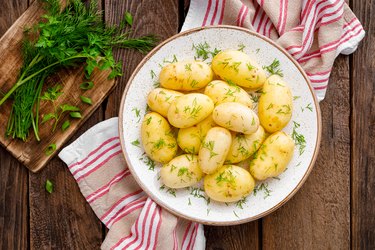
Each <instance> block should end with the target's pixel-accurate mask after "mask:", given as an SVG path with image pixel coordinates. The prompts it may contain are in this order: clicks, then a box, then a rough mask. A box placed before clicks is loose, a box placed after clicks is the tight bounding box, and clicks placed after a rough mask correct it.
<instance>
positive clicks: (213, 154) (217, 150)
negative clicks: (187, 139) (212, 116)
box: [198, 127, 232, 174]
mask: <svg viewBox="0 0 375 250" xmlns="http://www.w3.org/2000/svg"><path fill="white" fill-rule="evenodd" d="M231 144H232V135H231V134H230V132H229V131H228V130H227V129H225V128H221V127H214V128H211V129H210V130H208V132H207V135H206V137H205V138H204V140H203V142H202V144H201V147H200V149H199V154H198V160H199V166H200V167H201V169H202V171H203V172H204V173H205V174H211V173H213V172H215V171H216V170H217V169H218V168H220V167H221V166H222V165H223V164H224V161H225V158H226V157H227V154H228V151H229V149H230V145H231Z"/></svg>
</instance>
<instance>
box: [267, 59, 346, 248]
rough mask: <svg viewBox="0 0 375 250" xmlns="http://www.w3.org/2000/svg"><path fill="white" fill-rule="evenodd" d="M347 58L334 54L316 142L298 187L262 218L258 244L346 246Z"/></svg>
mask: <svg viewBox="0 0 375 250" xmlns="http://www.w3.org/2000/svg"><path fill="white" fill-rule="evenodd" d="M349 91H350V84H349V58H348V57H344V56H339V57H338V58H337V60H336V62H335V65H334V67H333V72H332V75H331V78H330V83H329V87H328V92H327V95H326V98H325V100H324V101H323V102H321V110H322V124H323V126H322V127H323V130H322V144H321V148H320V152H319V156H318V160H317V163H316V164H315V166H314V169H313V171H312V173H311V174H310V176H309V178H308V179H307V181H306V183H305V184H304V185H303V186H302V188H301V190H300V191H299V192H298V193H297V194H296V195H295V197H293V198H292V199H291V200H290V201H289V202H288V203H286V204H285V205H284V206H283V207H282V208H280V209H279V210H277V211H276V212H275V213H273V214H271V215H269V216H267V217H265V218H264V219H263V249H322V248H323V249H348V248H349V247H350V164H349V162H350V131H349V117H350V100H349Z"/></svg>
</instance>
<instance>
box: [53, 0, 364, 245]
mask: <svg viewBox="0 0 375 250" xmlns="http://www.w3.org/2000/svg"><path fill="white" fill-rule="evenodd" d="M216 24H229V25H237V26H242V27H246V28H249V29H251V30H254V31H256V32H259V33H261V34H262V35H265V36H267V37H269V38H271V39H273V40H275V41H276V42H277V43H278V44H280V45H281V46H282V47H283V48H285V49H286V50H287V51H288V52H289V53H290V54H291V55H292V56H293V57H294V58H295V59H296V60H297V61H298V62H299V63H300V64H301V65H302V67H303V68H304V69H305V71H306V72H307V75H308V76H309V78H310V81H311V83H312V85H313V87H314V89H315V91H316V94H317V96H318V98H319V100H322V99H323V98H324V95H325V92H326V89H327V84H328V79H329V75H330V72H331V68H332V65H333V62H334V59H335V58H336V56H337V55H338V54H340V53H343V54H349V53H352V52H353V51H354V50H355V49H356V48H357V45H358V43H359V41H360V40H361V39H362V38H363V36H364V30H363V28H362V26H361V24H360V23H359V21H358V20H357V18H356V17H355V16H354V14H353V13H352V12H351V10H350V9H349V7H348V6H347V4H346V3H345V2H344V1H343V0H311V1H307V0H293V1H289V0H256V1H255V0H254V1H251V0H246V1H245V0H244V1H243V2H241V1H240V0H191V1H190V8H189V12H188V15H187V17H186V20H185V23H184V25H183V27H182V30H187V29H190V28H194V27H200V26H205V25H216ZM117 122H118V120H117V118H112V119H109V120H106V121H104V122H101V123H99V124H97V125H95V126H94V127H93V128H91V129H90V130H88V131H87V132H86V133H84V134H83V135H81V137H79V138H78V139H77V140H76V141H74V142H73V143H72V144H70V145H69V146H67V147H66V148H64V149H63V150H62V151H61V152H60V154H59V157H60V158H61V159H62V160H63V161H64V162H65V163H66V164H67V165H68V167H69V170H70V171H71V173H72V175H73V177H74V178H75V179H76V181H77V183H78V186H79V188H80V190H81V192H82V194H83V195H84V197H85V198H86V200H87V202H88V203H89V204H90V205H91V207H92V208H93V210H94V212H95V213H96V215H97V216H98V218H100V220H101V221H102V222H103V223H104V224H105V225H106V226H107V227H108V229H109V231H108V234H107V237H106V239H105V241H104V242H103V244H102V246H101V248H102V249H161V250H164V249H204V248H205V237H204V232H203V226H202V225H199V224H197V223H194V222H189V221H186V220H183V219H180V218H177V217H175V216H174V215H172V214H170V213H169V212H167V211H166V210H164V209H162V208H161V207H159V206H158V205H157V204H156V203H154V202H153V201H152V200H151V199H149V198H148V197H147V196H146V195H145V193H144V192H143V191H142V190H141V188H140V187H139V186H138V185H137V183H136V182H135V180H134V179H133V177H132V176H131V174H130V172H129V170H128V168H127V166H126V163H125V160H124V157H123V155H122V153H121V146H120V141H119V137H118V125H117Z"/></svg>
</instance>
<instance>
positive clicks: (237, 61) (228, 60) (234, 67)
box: [212, 50, 266, 89]
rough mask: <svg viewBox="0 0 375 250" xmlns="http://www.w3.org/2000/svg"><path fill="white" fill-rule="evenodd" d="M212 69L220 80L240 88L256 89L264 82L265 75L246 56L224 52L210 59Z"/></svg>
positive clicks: (235, 51) (238, 52)
mask: <svg viewBox="0 0 375 250" xmlns="http://www.w3.org/2000/svg"><path fill="white" fill-rule="evenodd" d="M212 69H213V71H214V72H215V74H216V75H218V76H219V77H220V78H221V79H223V80H225V81H228V82H233V83H234V84H237V85H239V86H241V87H245V88H250V89H257V88H260V87H262V86H263V83H264V82H265V81H266V73H265V72H264V70H263V69H262V67H260V66H259V65H258V64H257V63H256V62H255V61H253V60H252V59H251V58H250V57H249V56H248V55H246V54H245V53H243V52H241V51H237V50H225V51H222V52H220V53H218V54H217V55H216V56H215V57H214V58H213V59H212Z"/></svg>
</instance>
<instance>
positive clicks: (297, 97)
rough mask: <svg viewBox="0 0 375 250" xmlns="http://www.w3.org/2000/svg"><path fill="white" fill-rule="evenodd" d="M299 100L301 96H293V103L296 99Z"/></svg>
mask: <svg viewBox="0 0 375 250" xmlns="http://www.w3.org/2000/svg"><path fill="white" fill-rule="evenodd" d="M299 98H301V96H299V95H295V96H293V101H295V100H297V99H299Z"/></svg>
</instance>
